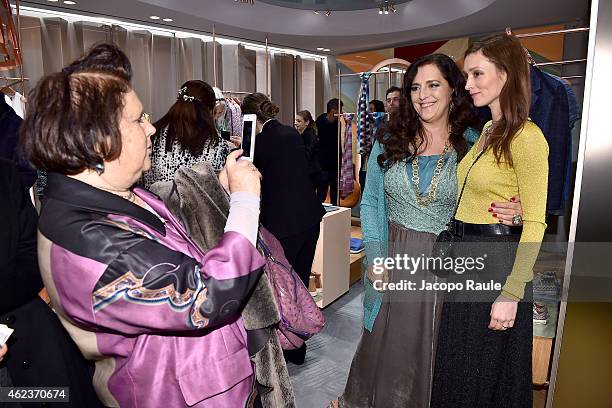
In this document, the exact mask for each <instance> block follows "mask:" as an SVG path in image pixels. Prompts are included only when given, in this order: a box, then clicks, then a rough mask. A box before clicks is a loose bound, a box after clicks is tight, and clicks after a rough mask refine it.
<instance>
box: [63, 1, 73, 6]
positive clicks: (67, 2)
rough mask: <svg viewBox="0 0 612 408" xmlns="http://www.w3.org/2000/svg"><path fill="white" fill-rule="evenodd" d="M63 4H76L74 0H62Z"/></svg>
mask: <svg viewBox="0 0 612 408" xmlns="http://www.w3.org/2000/svg"><path fill="white" fill-rule="evenodd" d="M64 4H67V5H69V6H74V5H75V4H76V1H70V0H66V1H64Z"/></svg>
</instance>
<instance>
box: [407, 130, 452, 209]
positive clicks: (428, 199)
mask: <svg viewBox="0 0 612 408" xmlns="http://www.w3.org/2000/svg"><path fill="white" fill-rule="evenodd" d="M449 148H450V145H449V143H448V142H446V144H445V145H444V150H443V151H442V154H441V155H440V158H439V159H438V161H437V162H436V168H435V170H434V174H433V177H432V178H431V184H430V189H429V193H427V195H426V196H425V197H423V196H422V195H421V192H420V191H419V180H420V178H419V157H418V156H416V157H415V158H414V159H413V160H412V188H413V189H414V194H415V195H416V201H417V204H419V205H421V206H424V207H426V206H428V205H429V204H431V203H432V202H433V201H434V200H435V199H436V192H437V191H438V184H439V183H440V174H442V167H443V166H444V159H445V157H446V153H447V152H448V149H449Z"/></svg>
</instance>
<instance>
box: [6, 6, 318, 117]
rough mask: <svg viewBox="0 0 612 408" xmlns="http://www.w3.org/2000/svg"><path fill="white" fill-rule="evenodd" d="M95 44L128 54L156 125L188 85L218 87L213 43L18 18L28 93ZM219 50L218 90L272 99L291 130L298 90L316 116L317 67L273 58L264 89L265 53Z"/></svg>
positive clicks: (289, 58) (228, 46)
mask: <svg viewBox="0 0 612 408" xmlns="http://www.w3.org/2000/svg"><path fill="white" fill-rule="evenodd" d="M100 42H113V43H115V44H117V45H118V46H119V47H120V48H121V49H122V50H123V51H124V52H125V53H126V54H127V55H128V57H129V58H130V61H131V62H132V67H133V71H134V78H133V87H134V90H135V91H136V93H137V94H138V96H139V97H140V100H141V101H142V104H143V106H144V107H145V109H146V110H147V111H148V112H149V113H150V114H151V116H152V118H153V119H154V120H157V119H159V118H161V116H163V115H164V114H165V113H166V112H167V110H168V108H169V107H170V106H171V105H172V103H174V100H175V99H176V92H177V90H178V88H179V87H180V85H181V84H182V83H184V82H185V81H187V80H190V79H202V80H204V81H206V82H208V83H209V84H211V85H213V84H214V82H215V81H214V78H213V44H212V42H204V41H202V40H201V39H199V38H176V37H170V36H164V35H156V34H152V33H151V32H148V31H129V30H126V29H125V28H122V27H119V26H107V25H101V24H96V23H91V22H69V21H66V20H64V19H60V18H33V17H21V43H22V44H21V45H22V53H23V60H24V75H25V77H27V78H30V80H29V81H28V82H26V92H27V91H29V89H31V88H32V87H33V86H34V85H35V84H36V82H37V81H38V80H39V79H40V78H41V77H42V76H43V75H46V74H50V73H53V72H57V71H59V70H61V69H62V67H64V66H66V65H67V64H69V63H70V62H71V61H73V60H74V59H76V58H78V57H79V56H81V55H82V54H83V53H84V52H85V51H86V50H87V49H89V48H90V47H91V46H93V45H95V44H97V43H100ZM216 47H217V86H219V88H221V89H223V90H231V91H243V92H255V91H259V92H264V93H268V94H271V96H272V99H273V100H274V102H275V103H277V104H278V105H279V106H280V108H281V112H280V114H279V119H280V120H281V121H282V122H284V123H287V124H292V123H293V114H294V109H295V108H296V106H297V107H298V108H300V109H301V105H302V103H301V102H300V101H298V100H297V91H298V90H299V94H300V95H301V98H302V99H303V100H305V101H308V102H307V106H308V107H309V108H310V109H313V110H318V108H320V107H321V106H323V105H324V101H323V100H322V97H323V95H324V94H326V93H327V90H324V87H326V86H329V80H328V78H329V77H327V79H326V78H325V77H324V75H325V72H324V71H325V70H323V69H321V67H322V64H321V62H314V61H313V60H307V59H306V60H301V59H298V60H297V66H295V65H294V62H293V60H294V57H293V55H285V54H273V55H271V56H270V60H269V75H268V81H269V84H268V86H266V72H265V53H264V52H260V51H255V50H252V49H247V48H245V47H244V46H243V45H239V44H223V45H222V44H219V43H217V44H216ZM302 64H304V65H306V68H305V70H306V71H308V78H309V79H308V83H309V85H308V86H302V85H301V83H302V81H301V80H298V78H297V75H298V72H299V71H300V67H301V65H302ZM9 74H10V75H14V74H16V73H9ZM313 76H314V78H315V80H314V81H313V80H312V78H313ZM313 114H315V112H314V111H313Z"/></svg>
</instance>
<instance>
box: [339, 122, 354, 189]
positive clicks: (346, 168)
mask: <svg viewBox="0 0 612 408" xmlns="http://www.w3.org/2000/svg"><path fill="white" fill-rule="evenodd" d="M344 121H345V126H344V149H343V150H342V162H341V164H340V198H342V199H345V198H346V197H348V196H349V195H350V194H351V193H352V192H353V190H354V189H355V179H354V176H353V115H351V114H348V113H345V114H344Z"/></svg>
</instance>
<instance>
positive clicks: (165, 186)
mask: <svg viewBox="0 0 612 408" xmlns="http://www.w3.org/2000/svg"><path fill="white" fill-rule="evenodd" d="M151 191H152V192H153V193H155V194H157V195H158V196H159V197H160V198H161V199H162V200H163V201H164V203H165V204H166V206H167V207H168V209H169V210H170V211H171V212H172V214H174V215H175V216H176V217H177V218H178V219H179V220H181V222H182V223H183V225H184V227H185V228H186V229H187V232H188V233H189V235H190V236H191V238H192V239H193V240H194V241H195V243H196V244H198V245H199V246H200V248H201V249H202V250H203V251H208V250H209V249H210V248H212V247H214V246H215V245H216V244H217V243H218V242H219V240H220V238H221V236H222V235H223V232H224V228H225V223H226V221H227V216H228V214H229V197H228V195H227V193H226V192H225V190H224V189H223V187H222V186H221V184H220V183H219V180H218V178H217V175H216V174H215V171H214V170H213V169H212V167H211V166H210V165H209V164H207V163H200V164H197V165H195V166H193V167H191V168H187V167H182V168H180V169H179V170H177V172H176V173H175V176H174V181H162V182H157V183H155V184H153V185H152V186H151ZM242 318H243V321H244V327H245V329H246V330H247V338H248V349H249V354H250V356H251V360H252V361H253V363H254V364H255V376H256V379H257V387H258V391H259V393H260V395H261V402H262V404H263V406H264V407H266V408H292V407H295V399H294V396H293V388H292V386H291V380H290V378H289V373H288V371H287V365H286V363H285V359H284V357H283V352H282V349H281V346H280V343H279V341H278V338H277V336H276V333H275V330H276V327H277V326H278V323H279V321H280V313H279V311H278V307H277V305H276V302H275V300H274V294H273V291H272V287H271V285H270V282H269V281H268V278H267V276H266V275H265V273H264V274H263V275H262V276H261V279H260V280H259V282H258V284H257V286H256V287H255V290H254V291H253V295H252V296H251V298H250V299H249V301H248V302H247V304H246V306H245V308H244V310H243V311H242Z"/></svg>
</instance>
